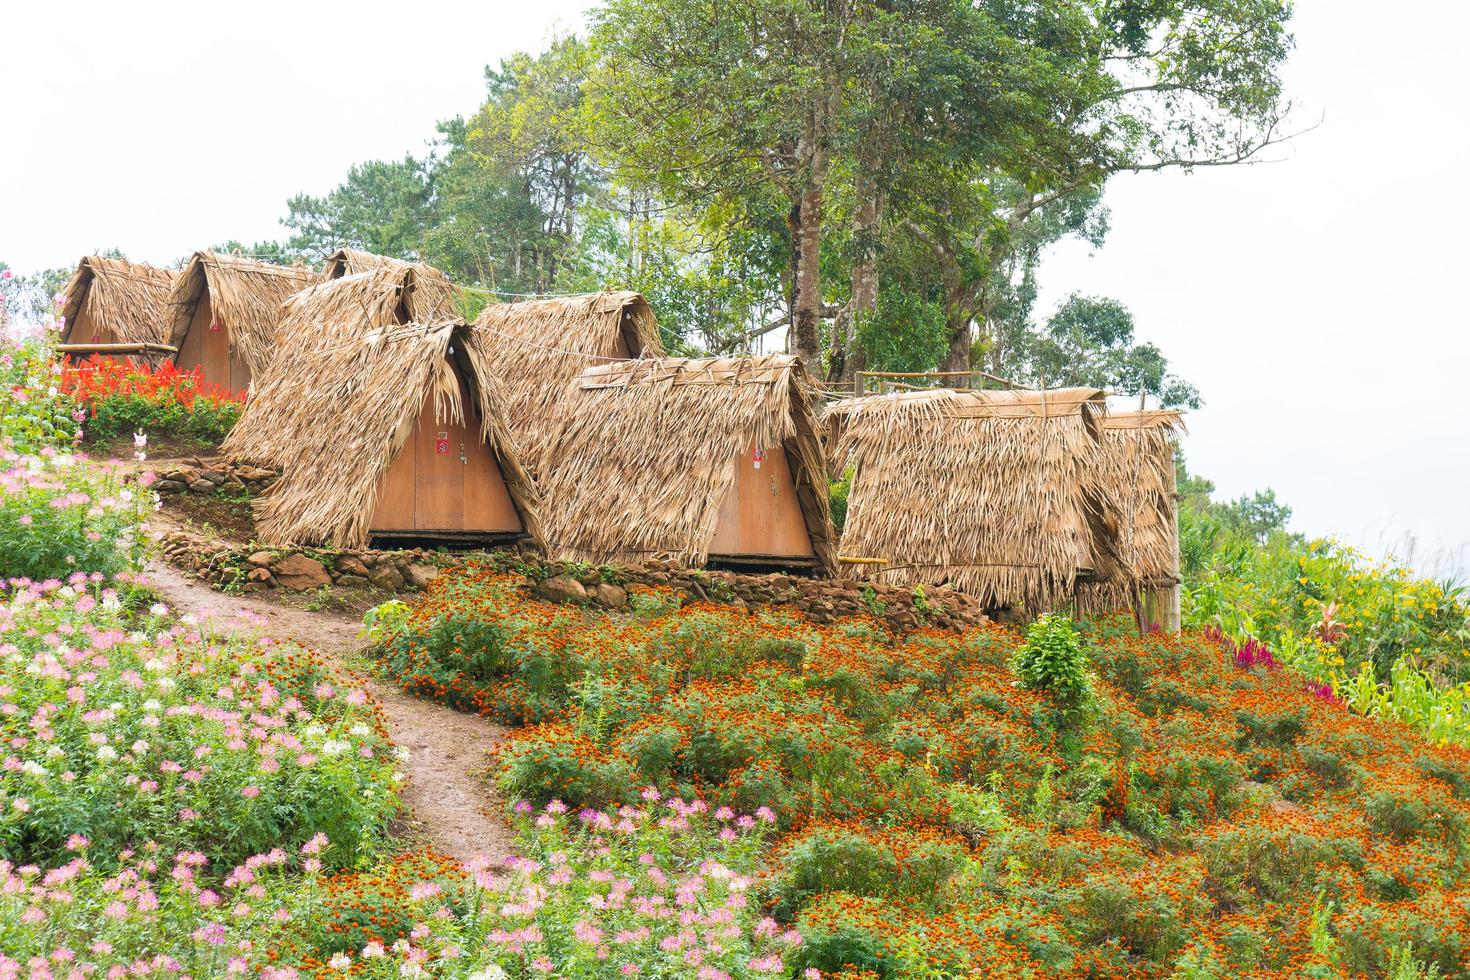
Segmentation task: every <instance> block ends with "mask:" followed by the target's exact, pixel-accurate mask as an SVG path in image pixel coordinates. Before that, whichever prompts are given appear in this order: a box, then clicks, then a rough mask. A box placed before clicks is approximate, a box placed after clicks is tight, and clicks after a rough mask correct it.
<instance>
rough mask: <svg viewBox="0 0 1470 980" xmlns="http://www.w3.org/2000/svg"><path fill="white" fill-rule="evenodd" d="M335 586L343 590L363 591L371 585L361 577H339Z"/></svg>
mask: <svg viewBox="0 0 1470 980" xmlns="http://www.w3.org/2000/svg"><path fill="white" fill-rule="evenodd" d="M337 584H338V585H340V586H341V587H342V588H344V589H365V588H367V587H368V586H369V585H371V584H372V583H371V582H369V581H368V580H367V578H366V577H364V576H362V575H341V576H338V578H337Z"/></svg>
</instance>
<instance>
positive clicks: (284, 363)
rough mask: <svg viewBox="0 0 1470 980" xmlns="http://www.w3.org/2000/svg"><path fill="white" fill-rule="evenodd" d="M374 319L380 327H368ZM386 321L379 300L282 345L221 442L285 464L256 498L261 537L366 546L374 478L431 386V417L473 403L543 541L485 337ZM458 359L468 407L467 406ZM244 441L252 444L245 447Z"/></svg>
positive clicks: (463, 412) (533, 531)
mask: <svg viewBox="0 0 1470 980" xmlns="http://www.w3.org/2000/svg"><path fill="white" fill-rule="evenodd" d="M367 275H369V276H373V275H377V274H374V273H368V274H367ZM388 275H389V276H390V277H391V276H392V275H393V273H391V272H389V273H388ZM341 295H348V294H347V293H342V294H341ZM343 305H344V306H345V304H343ZM339 312H340V311H339ZM374 320H377V321H378V322H380V323H383V324H384V325H381V326H377V325H373V326H370V325H369V324H371V323H372V322H373V321H374ZM392 321H393V317H391V316H387V317H382V316H381V308H380V309H379V310H378V311H371V312H370V313H369V314H368V315H367V316H366V317H364V318H363V319H362V320H360V321H359V322H358V324H357V326H359V327H362V328H363V329H357V330H349V329H346V328H344V327H343V326H342V323H341V321H338V322H336V323H334V324H332V325H328V326H326V327H325V328H324V329H323V330H322V334H324V335H325V336H323V337H322V340H323V342H324V343H323V345H322V346H315V345H311V344H293V345H291V346H288V347H285V348H283V349H282V350H281V352H280V354H279V355H278V356H277V358H276V360H275V362H274V363H273V365H272V371H271V375H270V378H269V379H268V380H267V381H266V382H265V383H263V384H262V385H261V386H260V388H259V389H258V390H257V391H256V393H255V396H254V397H253V398H252V399H251V400H250V402H249V403H248V404H247V405H246V408H245V413H244V415H243V416H242V417H241V419H240V421H239V423H238V424H237V425H236V427H235V430H234V431H233V432H232V433H231V434H230V438H229V439H228V440H227V442H226V444H225V446H224V447H223V451H224V452H225V454H226V455H228V456H230V457H231V458H234V459H244V460H252V461H255V462H269V463H271V464H272V465H274V466H277V467H279V469H280V471H281V476H280V478H279V479H278V480H277V481H276V483H275V484H273V485H272V486H271V488H270V489H269V490H268V491H266V493H265V494H263V495H262V496H261V498H260V500H259V501H257V502H256V505H255V515H256V528H257V531H258V532H259V535H260V539H261V540H262V541H264V542H268V543H272V544H328V543H330V544H332V545H334V546H336V547H339V548H354V547H362V546H365V545H366V544H367V542H368V536H369V530H370V522H371V520H372V516H373V512H374V508H375V507H376V506H377V494H378V488H379V481H380V479H381V478H382V476H383V474H384V473H386V472H387V470H388V467H389V466H390V465H391V464H392V462H393V460H394V459H395V458H396V457H397V456H398V453H399V451H400V450H402V449H403V447H404V446H405V445H406V444H407V442H408V440H409V438H410V436H411V435H412V434H413V432H414V428H415V426H416V424H417V422H418V416H419V412H420V409H421V408H422V407H423V404H424V398H425V396H426V395H427V393H429V392H432V393H433V394H434V411H435V416H436V418H438V419H441V420H444V421H448V422H450V423H453V424H460V423H463V422H465V421H466V420H467V419H468V418H469V417H470V415H469V413H470V412H471V409H473V410H474V411H476V412H478V415H479V417H480V436H481V438H482V439H483V440H484V441H485V443H486V444H487V445H488V446H489V447H490V449H491V451H492V453H493V454H494V455H495V457H496V461H497V463H498V464H499V466H500V471H501V473H502V474H503V475H504V477H505V485H506V489H507V490H508V491H509V492H510V497H511V501H512V502H513V503H514V504H515V508H516V511H517V513H518V514H519V516H520V519H521V524H522V526H523V527H524V529H525V531H526V534H527V536H529V537H530V538H531V539H532V540H533V541H535V542H536V543H537V544H540V543H541V542H542V540H543V538H542V535H541V527H540V523H539V520H538V518H537V496H536V490H535V487H534V485H533V484H532V482H531V479H530V477H529V476H528V475H527V474H526V471H525V470H524V469H523V468H522V466H521V464H520V461H519V459H518V457H517V456H516V454H515V450H514V448H513V447H512V443H511V438H510V433H509V431H508V430H507V428H506V426H505V423H504V412H505V396H504V393H503V392H502V391H501V390H500V386H499V384H498V383H497V382H496V380H495V378H494V376H493V374H492V373H491V372H490V370H489V363H490V362H489V359H488V357H487V355H486V352H485V350H484V348H483V346H482V345H481V344H479V343H478V341H477V340H476V339H475V337H474V336H473V334H472V332H471V331H470V329H469V327H468V325H467V324H465V323H464V322H463V321H462V320H441V321H435V322H431V323H417V322H414V323H406V324H399V323H396V322H392ZM334 328H335V329H334ZM455 365H458V367H459V370H460V373H461V374H462V375H464V377H465V380H466V382H467V383H468V388H469V392H470V398H471V399H472V400H473V401H474V403H475V404H474V405H473V406H469V405H465V404H463V399H462V398H461V397H460V388H459V382H458V380H457V378H456V376H455ZM252 448H255V449H258V450H259V451H258V452H249V451H242V449H244V450H249V449H252Z"/></svg>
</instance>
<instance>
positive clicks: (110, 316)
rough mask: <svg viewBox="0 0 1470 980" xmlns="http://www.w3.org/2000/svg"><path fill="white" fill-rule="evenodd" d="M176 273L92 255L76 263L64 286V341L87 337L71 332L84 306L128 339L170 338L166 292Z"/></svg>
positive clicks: (100, 324)
mask: <svg viewBox="0 0 1470 980" xmlns="http://www.w3.org/2000/svg"><path fill="white" fill-rule="evenodd" d="M173 283H174V273H172V272H170V271H169V270H168V269H159V268H156V267H154V266H151V265H146V264H144V263H140V262H128V261H126V260H125V259H107V258H103V257H102V256H100V255H88V256H86V257H85V258H83V259H82V260H81V261H80V262H79V263H77V271H76V272H75V273H74V274H73V275H72V277H71V279H70V280H69V281H68V282H67V284H66V289H65V290H63V292H62V296H63V299H62V305H61V315H62V317H63V320H62V328H61V342H62V343H63V344H67V343H73V342H75V343H85V342H86V339H87V338H82V337H76V338H74V337H73V336H72V327H73V326H75V324H76V322H77V320H78V319H80V315H81V313H82V312H83V311H84V310H85V311H86V314H87V316H88V317H89V318H91V320H92V322H93V323H94V324H96V325H97V326H98V327H100V328H105V329H107V330H108V331H110V332H111V333H112V334H114V335H115V336H116V337H117V339H118V341H119V342H121V343H125V344H162V343H166V338H167V330H168V323H167V320H168V315H167V314H168V296H169V290H170V289H172V287H173Z"/></svg>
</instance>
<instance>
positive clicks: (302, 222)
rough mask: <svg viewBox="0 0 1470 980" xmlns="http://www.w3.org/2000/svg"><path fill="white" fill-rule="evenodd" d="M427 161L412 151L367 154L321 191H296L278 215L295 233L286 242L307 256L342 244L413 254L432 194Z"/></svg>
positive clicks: (398, 254) (397, 254)
mask: <svg viewBox="0 0 1470 980" xmlns="http://www.w3.org/2000/svg"><path fill="white" fill-rule="evenodd" d="M430 166H431V162H426V161H421V160H415V159H414V158H413V157H412V156H405V157H404V158H403V159H402V160H400V161H397V162H387V161H382V160H372V161H369V162H367V163H360V164H357V165H356V166H354V167H352V168H351V169H350V170H349V171H348V172H347V179H346V180H345V181H344V182H343V183H342V184H341V185H339V186H338V187H337V188H336V189H334V190H332V191H330V192H328V193H327V195H326V196H325V197H311V196H310V195H306V194H298V195H297V196H295V197H293V198H291V200H289V201H287V202H286V209H287V215H286V217H285V218H284V219H282V221H281V223H282V224H283V225H285V226H286V227H287V228H290V229H291V230H292V231H293V232H294V233H295V234H293V235H292V236H291V238H290V240H289V241H288V242H287V245H286V247H287V248H288V249H289V250H291V251H293V252H297V253H300V254H303V255H306V256H308V257H310V258H313V259H320V258H323V257H324V256H326V255H328V254H330V253H331V252H333V251H334V250H336V249H338V248H341V247H343V246H350V247H353V248H361V249H366V250H367V251H369V252H377V253H379V254H381V255H390V256H393V257H395V258H417V257H418V249H419V248H420V246H421V242H422V239H423V233H424V228H425V226H426V224H427V221H428V215H429V207H430V204H431V202H432V200H433V183H432V177H431V172H430Z"/></svg>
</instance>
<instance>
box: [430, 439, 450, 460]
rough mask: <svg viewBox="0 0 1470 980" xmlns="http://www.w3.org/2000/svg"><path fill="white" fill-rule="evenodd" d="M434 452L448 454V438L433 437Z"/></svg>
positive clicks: (441, 454)
mask: <svg viewBox="0 0 1470 980" xmlns="http://www.w3.org/2000/svg"><path fill="white" fill-rule="evenodd" d="M434 452H436V453H438V454H439V455H440V456H448V455H449V440H448V439H435V440H434Z"/></svg>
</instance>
